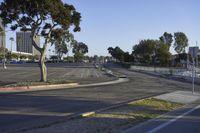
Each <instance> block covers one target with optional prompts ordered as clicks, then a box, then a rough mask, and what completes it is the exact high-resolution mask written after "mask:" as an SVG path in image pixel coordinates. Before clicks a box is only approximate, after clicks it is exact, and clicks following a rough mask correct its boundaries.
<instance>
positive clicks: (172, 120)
mask: <svg viewBox="0 0 200 133" xmlns="http://www.w3.org/2000/svg"><path fill="white" fill-rule="evenodd" d="M198 108H200V105H198V106H196V107H194V108H192V109H190V110H188V111H187V112H185V113H183V114H181V115H179V116H177V117H175V118H174V119H171V120H169V121H168V122H165V123H163V124H161V125H160V126H158V127H156V128H153V129H152V130H150V131H148V132H147V133H155V132H157V131H159V130H160V129H162V128H164V127H166V126H168V125H169V124H171V123H173V122H175V121H177V120H178V119H180V118H182V117H183V116H185V115H188V114H190V113H191V112H193V111H195V110H196V109H198Z"/></svg>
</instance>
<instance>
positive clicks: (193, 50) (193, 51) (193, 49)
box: [189, 47, 199, 94]
mask: <svg viewBox="0 0 200 133" xmlns="http://www.w3.org/2000/svg"><path fill="white" fill-rule="evenodd" d="M198 52H199V47H189V54H190V55H191V56H192V94H194V89H195V86H194V85H195V81H194V80H195V76H196V68H195V58H196V57H197V55H198Z"/></svg>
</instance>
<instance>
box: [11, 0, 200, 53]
mask: <svg viewBox="0 0 200 133" xmlns="http://www.w3.org/2000/svg"><path fill="white" fill-rule="evenodd" d="M64 2H65V3H68V4H73V5H74V6H75V8H76V9H77V11H79V12H80V13H81V15H82V22H81V28H82V30H81V32H80V33H74V35H75V38H76V39H77V40H78V41H82V42H85V43H86V44H87V45H88V46H89V54H88V55H95V54H97V55H108V52H107V48H108V47H109V46H112V47H115V46H119V47H120V48H122V49H123V50H124V51H129V52H131V50H132V46H133V45H135V44H137V43H138V42H139V40H141V39H148V38H150V39H158V38H159V37H160V36H161V35H162V34H163V33H164V32H165V31H166V32H170V33H174V32H177V31H181V32H184V33H186V35H187V36H188V38H189V44H190V46H194V45H196V44H195V42H196V41H198V42H199V46H200V0H64ZM8 36H9V35H8ZM8 36H7V40H9V37H8ZM9 44H10V41H7V45H8V47H9ZM172 52H173V51H172Z"/></svg>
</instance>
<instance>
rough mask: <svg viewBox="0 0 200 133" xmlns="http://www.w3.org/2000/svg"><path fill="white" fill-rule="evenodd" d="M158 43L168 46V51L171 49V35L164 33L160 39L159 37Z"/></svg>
mask: <svg viewBox="0 0 200 133" xmlns="http://www.w3.org/2000/svg"><path fill="white" fill-rule="evenodd" d="M160 41H161V42H163V43H164V44H166V45H167V46H168V50H169V48H170V47H171V44H172V42H173V35H172V34H170V33H167V32H165V33H164V34H163V35H162V36H161V37H160Z"/></svg>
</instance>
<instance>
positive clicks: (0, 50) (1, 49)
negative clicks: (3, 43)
mask: <svg viewBox="0 0 200 133" xmlns="http://www.w3.org/2000/svg"><path fill="white" fill-rule="evenodd" d="M4 50H5V55H7V53H8V49H7V48H4V47H0V60H2V59H4Z"/></svg>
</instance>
